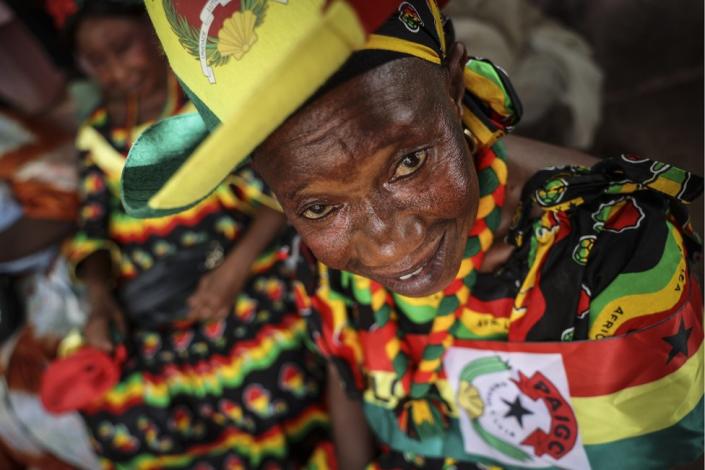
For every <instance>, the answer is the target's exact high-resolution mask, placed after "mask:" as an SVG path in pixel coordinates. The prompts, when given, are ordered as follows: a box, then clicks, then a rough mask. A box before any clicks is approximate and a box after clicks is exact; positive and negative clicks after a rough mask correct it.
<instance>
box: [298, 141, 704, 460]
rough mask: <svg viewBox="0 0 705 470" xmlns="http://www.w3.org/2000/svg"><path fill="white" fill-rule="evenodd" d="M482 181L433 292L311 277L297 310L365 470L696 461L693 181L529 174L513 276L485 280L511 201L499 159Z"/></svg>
mask: <svg viewBox="0 0 705 470" xmlns="http://www.w3.org/2000/svg"><path fill="white" fill-rule="evenodd" d="M476 166H477V168H478V172H479V179H480V192H481V199H480V204H479V213H478V218H477V221H476V223H475V226H474V227H473V228H472V229H471V231H470V233H469V237H468V241H467V246H466V255H465V259H464V261H463V263H462V265H461V268H460V272H459V274H458V276H457V278H456V279H455V280H454V281H453V282H452V283H451V285H450V286H449V287H447V288H446V289H445V290H444V292H442V293H438V294H436V295H432V296H429V297H424V298H408V297H403V296H400V295H397V294H394V293H393V292H390V291H387V290H385V289H384V288H383V287H382V286H381V285H379V284H377V283H375V282H373V281H370V280H368V279H365V278H362V277H360V276H357V275H353V274H350V273H346V272H340V271H335V270H331V269H327V268H326V267H325V266H319V270H318V273H319V276H318V278H317V279H315V278H310V277H309V279H308V281H309V284H308V286H307V288H308V290H309V292H310V293H311V294H312V295H311V297H310V298H307V297H305V296H304V295H301V296H300V299H301V303H302V307H304V308H305V309H308V311H309V312H310V314H309V317H308V318H309V323H310V326H311V330H312V336H313V338H314V339H315V340H316V343H317V345H318V347H319V349H320V350H321V351H322V352H323V353H324V354H325V355H326V356H328V357H329V358H331V359H332V360H333V362H334V363H335V364H336V365H337V366H338V369H339V371H340V374H341V376H342V377H343V379H344V382H345V384H346V385H347V389H348V392H349V393H350V394H351V395H352V396H355V397H358V398H359V399H360V400H362V403H363V408H364V411H365V414H366V417H367V421H368V423H369V425H370V426H371V428H372V429H373V431H374V433H375V434H376V436H377V438H378V440H379V442H380V444H381V446H382V451H381V454H380V455H379V456H378V457H377V458H376V460H375V461H374V462H373V463H371V465H370V467H371V468H437V469H441V468H462V469H474V468H488V466H489V467H491V468H556V467H559V468H576V469H577V468H580V469H582V468H596V469H611V468H615V469H617V468H618V469H644V468H654V469H658V468H669V467H671V466H673V465H677V464H679V463H686V462H690V461H693V460H695V459H696V458H698V457H699V456H700V455H701V454H702V452H703V421H702V414H703V386H702V383H703V376H702V370H703V358H702V339H703V331H702V303H701V300H700V288H699V286H698V284H697V281H696V279H695V278H694V276H692V275H691V264H692V263H693V262H694V260H695V256H696V255H697V254H698V253H700V249H701V247H700V242H699V239H698V238H697V237H696V236H695V235H694V234H693V232H692V230H691V228H690V225H689V223H688V219H687V212H686V209H685V207H684V203H687V202H689V201H691V200H693V199H694V198H695V197H697V196H698V195H699V194H700V193H701V191H702V178H699V177H697V176H694V175H692V174H689V173H687V172H685V171H682V170H680V169H678V168H675V167H673V166H671V165H668V164H663V163H659V162H655V161H652V160H648V159H645V158H639V157H635V156H630V155H626V156H622V157H620V158H615V159H607V160H604V161H602V162H600V163H598V164H596V165H595V166H594V167H593V168H582V167H566V168H553V169H547V170H543V171H540V172H539V173H537V174H536V175H535V176H534V177H533V178H532V179H531V180H530V181H529V182H528V183H527V184H526V186H525V188H524V191H523V197H522V203H521V205H520V207H519V209H518V211H517V214H516V217H515V220H514V223H513V229H512V231H511V232H510V236H509V241H510V242H511V243H512V244H513V245H514V246H515V249H514V251H513V253H512V255H511V257H510V259H509V260H508V261H507V262H506V263H505V264H504V265H503V266H502V267H500V268H499V269H497V270H496V271H495V272H493V273H484V272H479V271H478V270H477V268H478V267H479V266H481V264H482V259H483V257H484V253H485V252H486V250H487V249H488V248H489V246H490V245H491V244H492V241H493V233H494V231H495V230H496V228H497V227H498V225H499V220H500V207H501V205H502V204H503V200H504V184H505V183H506V177H507V171H506V165H505V164H504V161H503V156H502V147H501V145H495V146H494V150H493V149H487V150H485V151H481V152H480V153H479V154H478V155H477V156H476ZM536 206H538V207H539V208H540V209H542V214H541V215H540V216H539V217H537V218H535V217H531V210H532V208H534V207H536ZM302 279H304V278H303V277H302ZM666 443H667V444H666ZM498 465H499V466H500V467H497V466H498Z"/></svg>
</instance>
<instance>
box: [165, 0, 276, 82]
mask: <svg viewBox="0 0 705 470" xmlns="http://www.w3.org/2000/svg"><path fill="white" fill-rule="evenodd" d="M270 1H276V2H278V3H281V4H284V5H286V4H287V3H288V0H207V1H206V2H205V3H204V2H194V1H192V0H191V1H188V2H187V1H183V0H181V1H180V0H162V3H163V6H164V13H165V16H166V18H167V20H168V22H169V26H170V27H171V30H172V31H173V32H174V34H176V36H177V37H178V38H179V43H180V44H181V46H182V47H183V48H184V49H185V50H186V52H188V53H189V55H191V56H193V57H194V58H195V59H198V61H199V62H200V65H201V71H202V72H203V75H204V76H205V77H206V78H207V79H208V82H209V83H211V84H213V83H215V82H216V79H215V71H214V70H213V69H214V68H215V67H219V66H222V65H225V64H227V63H228V62H229V61H230V60H231V59H233V60H241V59H242V58H243V57H244V56H245V55H246V54H247V53H248V52H249V51H250V50H252V48H253V47H255V44H256V43H257V39H258V38H257V32H256V29H257V28H258V27H259V26H260V25H262V23H263V22H264V19H265V14H266V12H267V8H268V6H269V2H270ZM199 5H200V7H199Z"/></svg>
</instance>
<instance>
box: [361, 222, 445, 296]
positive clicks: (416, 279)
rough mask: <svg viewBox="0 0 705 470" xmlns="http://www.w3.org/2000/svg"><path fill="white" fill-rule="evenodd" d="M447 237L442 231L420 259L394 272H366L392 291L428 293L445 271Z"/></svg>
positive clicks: (408, 294) (420, 294)
mask: <svg viewBox="0 0 705 470" xmlns="http://www.w3.org/2000/svg"><path fill="white" fill-rule="evenodd" d="M446 245H447V237H446V234H445V233H444V234H443V235H442V236H441V237H440V238H439V239H438V241H436V242H435V243H433V245H432V246H433V248H431V250H430V251H429V252H428V254H427V255H426V256H425V257H424V258H422V260H421V261H419V262H416V263H414V264H413V265H412V266H411V267H410V268H408V269H406V270H402V271H400V272H398V273H395V274H386V273H385V274H382V275H379V274H377V275H375V274H372V273H370V274H371V275H370V274H368V275H367V277H370V278H371V279H374V280H376V281H377V282H379V283H380V284H382V285H384V286H385V287H386V288H388V289H390V290H391V291H393V292H396V293H398V294H401V295H406V296H410V297H419V296H424V295H430V294H433V293H435V292H436V291H438V290H441V289H442V286H441V287H440V288H437V286H436V285H437V284H438V282H439V280H440V278H441V277H442V276H443V273H444V271H445V261H446V260H445V258H446V252H447V246H446Z"/></svg>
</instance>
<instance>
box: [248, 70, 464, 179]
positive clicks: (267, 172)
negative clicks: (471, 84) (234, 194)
mask: <svg viewBox="0 0 705 470" xmlns="http://www.w3.org/2000/svg"><path fill="white" fill-rule="evenodd" d="M446 90H447V87H446V83H445V76H444V73H443V71H442V69H441V68H440V67H439V66H437V65H434V64H428V63H425V62H423V61H421V60H419V59H415V58H406V59H400V60H396V61H393V62H389V63H387V64H384V65H382V66H380V67H378V68H375V69H373V70H370V71H368V72H365V73H364V74H362V75H359V76H357V77H355V78H353V79H351V80H349V81H348V82H346V83H343V84H342V85H339V86H338V87H336V88H334V89H332V90H330V91H328V92H327V93H325V94H324V95H322V96H320V97H318V98H317V99H316V100H314V101H312V102H310V103H308V104H307V105H306V106H304V107H303V108H302V109H300V110H299V111H297V112H296V113H295V114H294V115H293V116H291V117H290V118H289V119H288V120H287V121H286V122H285V123H284V124H283V125H282V126H280V127H279V128H278V129H277V130H275V131H274V132H273V133H272V134H271V135H270V136H269V137H268V138H267V139H266V140H265V142H264V143H263V144H262V145H261V146H260V147H259V148H258V149H257V151H256V152H255V158H254V161H255V166H256V167H257V168H258V169H259V170H260V171H261V172H262V173H263V175H264V176H265V178H268V179H269V178H272V179H275V180H279V179H284V178H288V177H289V176H290V175H291V174H294V173H296V172H297V170H299V169H306V170H308V169H309V168H308V167H309V166H311V165H315V166H322V164H323V163H325V160H326V159H330V158H333V157H334V156H335V157H336V158H340V155H341V154H343V155H349V156H350V158H355V157H356V156H357V155H362V154H366V153H370V152H374V151H375V150H376V149H378V148H380V147H383V146H385V145H388V144H389V142H390V141H392V140H394V139H396V138H398V136H399V134H400V133H402V134H403V133H407V132H410V131H413V129H415V128H417V127H421V126H423V124H424V121H426V120H428V119H433V116H435V115H437V114H438V112H439V111H440V110H441V108H443V106H448V105H449V104H450V99H449V95H448V93H447V91H446ZM275 168H276V171H271V170H273V169H275ZM277 182H278V181H273V182H270V185H272V187H273V188H275V190H276V186H277V184H276V183H277Z"/></svg>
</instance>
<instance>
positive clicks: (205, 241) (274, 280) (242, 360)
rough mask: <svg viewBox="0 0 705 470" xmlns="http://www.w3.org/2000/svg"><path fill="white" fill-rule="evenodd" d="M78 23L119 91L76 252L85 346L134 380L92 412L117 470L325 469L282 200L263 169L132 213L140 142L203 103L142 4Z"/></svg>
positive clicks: (93, 405)
mask: <svg viewBox="0 0 705 470" xmlns="http://www.w3.org/2000/svg"><path fill="white" fill-rule="evenodd" d="M64 26H65V28H66V33H67V36H68V37H69V38H70V39H71V40H72V42H73V45H74V47H75V51H76V54H77V57H78V60H79V63H80V64H81V65H82V67H83V68H84V70H85V71H86V73H87V74H88V75H90V76H91V77H93V78H94V79H95V80H96V81H97V82H98V83H99V85H100V87H101V88H102V91H103V102H102V104H101V105H99V107H98V108H97V109H96V110H95V111H94V112H93V113H92V114H91V116H90V117H89V119H88V120H87V122H86V123H85V124H84V125H83V127H82V128H81V130H80V131H79V135H78V139H77V145H78V147H79V149H80V150H81V156H80V188H81V196H80V199H81V200H80V221H79V232H78V234H77V236H76V237H75V240H74V242H73V247H72V252H71V261H72V262H73V263H74V266H75V272H76V275H77V276H78V278H79V279H80V281H81V282H82V283H83V284H84V285H85V286H86V288H87V295H88V301H89V306H90V314H89V318H88V322H87V325H86V327H85V330H84V335H85V341H86V343H87V344H88V345H90V346H93V347H95V348H99V349H101V350H103V351H104V352H106V353H112V354H114V356H115V362H116V363H118V364H119V365H120V374H119V380H118V383H117V384H115V385H114V386H113V387H112V388H111V389H109V390H108V391H107V392H106V393H105V394H103V395H102V396H101V395H97V396H95V397H91V398H92V399H91V400H88V401H86V403H85V404H84V405H82V406H81V412H82V415H83V418H84V420H85V422H86V423H87V425H88V427H89V429H90V432H91V434H92V437H93V442H94V445H95V448H96V451H97V453H98V454H99V456H100V458H101V460H102V462H103V464H104V465H105V466H106V467H108V468H114V467H119V468H137V467H139V468H188V469H194V468H240V466H245V467H247V468H262V467H267V468H269V466H271V465H274V466H278V465H284V464H285V462H286V463H288V462H298V463H299V464H301V465H303V464H304V463H305V462H307V461H309V459H313V458H315V459H318V461H321V462H325V461H326V459H327V457H326V455H327V454H326V452H327V450H326V449H327V444H326V443H327V442H328V441H327V439H328V437H327V436H328V431H327V426H328V421H327V416H326V413H325V410H324V405H323V399H322V396H321V393H322V383H323V379H322V377H323V372H324V369H322V368H321V363H320V361H318V360H317V359H316V357H315V356H313V354H312V353H311V352H309V351H308V350H307V349H306V348H305V346H304V342H303V341H304V338H305V325H304V322H303V319H301V317H299V316H298V315H297V312H296V307H295V303H294V301H293V291H292V289H291V278H290V277H287V274H286V273H285V270H284V263H283V260H284V259H285V258H286V252H285V250H284V249H283V248H282V247H281V246H279V245H277V244H276V241H275V240H276V239H278V237H279V235H281V234H282V229H283V227H284V218H283V216H281V215H280V214H279V213H278V212H277V211H275V210H273V209H271V208H269V207H267V205H266V204H261V202H262V201H264V202H265V203H269V204H273V203H272V202H271V197H270V196H267V195H266V194H265V193H264V192H263V189H262V185H261V183H260V182H259V181H258V180H257V179H256V178H254V176H253V174H252V172H251V171H249V170H243V171H241V172H239V173H237V174H235V175H232V177H230V178H229V179H228V180H227V181H226V182H224V183H223V184H222V185H220V186H219V187H218V188H217V189H216V191H215V192H214V193H213V194H212V195H211V196H209V197H207V198H205V199H204V200H203V201H201V202H200V203H199V204H198V205H196V206H195V207H193V208H192V209H190V210H189V211H187V212H184V213H182V214H178V215H174V216H170V217H165V218H161V219H155V220H138V219H134V218H132V217H130V216H128V215H127V214H125V212H124V210H123V209H122V206H121V204H120V187H119V178H120V172H121V170H122V166H123V164H124V159H125V156H126V154H127V150H128V149H129V147H130V145H131V144H132V142H134V140H135V138H137V136H138V135H139V133H140V131H141V130H142V129H143V128H144V127H145V126H146V125H147V124H148V123H150V122H152V121H154V120H158V119H161V118H164V117H167V116H172V115H178V114H180V113H183V112H185V111H186V110H189V109H192V108H191V107H190V105H189V104H188V102H187V100H186V98H185V96H184V94H183V92H182V91H181V89H180V88H179V86H178V84H177V82H176V80H175V78H174V76H173V75H172V74H171V72H170V70H169V69H168V66H167V64H166V62H165V60H164V58H163V55H162V54H161V53H160V51H159V49H158V46H157V44H155V42H154V41H153V40H152V38H151V35H152V32H151V30H150V26H149V21H148V19H147V16H146V13H145V11H144V7H143V6H142V5H141V3H140V2H115V1H84V2H80V3H78V2H77V4H76V9H75V11H74V14H73V15H72V16H70V17H68V18H66V19H65V24H64ZM84 350H85V349H84ZM80 351H81V349H79V350H78V351H77V352H76V354H78V352H80ZM122 355H124V356H125V357H122ZM70 358H71V356H69V357H68V358H67V359H66V361H68V360H69V359H70ZM65 364H70V362H65ZM54 370H58V369H54ZM52 377H54V378H55V376H52ZM52 383H53V382H52ZM76 390H77V389H76V388H75V387H73V388H72V387H68V388H67V393H66V395H68V396H61V394H60V393H58V392H60V391H61V390H60V387H57V388H56V389H55V392H57V393H54V394H52V393H47V395H46V396H47V400H48V401H49V402H52V403H54V405H56V406H54V408H61V406H62V403H61V400H62V399H63V398H66V399H67V400H69V401H71V400H72V399H73V398H74V397H71V394H72V393H78V392H77V391H76Z"/></svg>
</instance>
